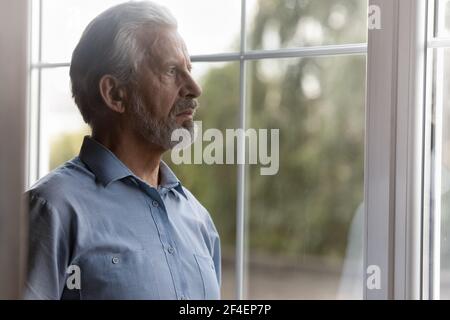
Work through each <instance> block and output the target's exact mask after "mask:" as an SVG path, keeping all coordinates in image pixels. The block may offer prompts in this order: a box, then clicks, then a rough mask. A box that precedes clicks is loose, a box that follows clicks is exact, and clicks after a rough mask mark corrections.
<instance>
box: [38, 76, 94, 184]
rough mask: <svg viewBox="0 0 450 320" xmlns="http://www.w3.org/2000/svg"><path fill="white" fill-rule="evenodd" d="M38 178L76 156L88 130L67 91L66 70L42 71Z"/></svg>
mask: <svg viewBox="0 0 450 320" xmlns="http://www.w3.org/2000/svg"><path fill="white" fill-rule="evenodd" d="M41 90H42V91H41V139H40V140H41V141H40V151H39V154H40V170H39V175H40V177H42V176H44V175H45V174H46V173H48V172H49V171H50V170H53V169H54V168H56V167H57V166H59V165H61V164H62V163H64V162H65V161H67V160H70V159H71V158H73V157H74V156H76V155H78V153H79V151H80V147H81V143H82V141H83V137H84V135H86V134H88V133H89V130H88V126H87V125H86V124H85V123H84V122H83V119H82V117H81V115H80V112H79V111H78V108H77V106H76V105H75V102H74V101H73V99H72V95H71V91H70V78H69V68H55V69H43V70H42V88H41Z"/></svg>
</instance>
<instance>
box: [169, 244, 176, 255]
mask: <svg viewBox="0 0 450 320" xmlns="http://www.w3.org/2000/svg"><path fill="white" fill-rule="evenodd" d="M167 251H169V253H170V254H173V253H174V252H175V249H174V248H173V247H172V246H170V247H169V248H168V249H167Z"/></svg>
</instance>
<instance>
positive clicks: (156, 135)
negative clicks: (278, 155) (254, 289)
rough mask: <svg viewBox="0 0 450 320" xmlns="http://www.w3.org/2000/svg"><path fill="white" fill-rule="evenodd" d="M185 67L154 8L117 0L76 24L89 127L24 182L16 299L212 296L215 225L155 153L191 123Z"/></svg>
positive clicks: (80, 97)
mask: <svg viewBox="0 0 450 320" xmlns="http://www.w3.org/2000/svg"><path fill="white" fill-rule="evenodd" d="M190 71H191V63H190V59H189V56H188V53H187V50H186V46H185V44H184V42H183V40H182V39H181V37H180V35H179V34H178V33H177V24H176V21H175V19H174V18H173V16H172V15H171V14H170V12H168V11H167V9H165V8H164V7H161V6H159V5H156V4H153V3H151V2H130V3H125V4H121V5H118V6H115V7H112V8H110V9H108V10H107V11H105V12H103V13H102V14H100V15H99V16H98V17H96V18H95V19H94V20H93V21H92V22H91V23H90V24H89V25H88V27H87V28H86V30H85V31H84V33H83V35H82V37H81V40H80V42H79V43H78V45H77V47H76V48H75V51H74V52H73V56H72V64H71V68H70V77H71V81H72V92H73V97H74V99H75V102H76V104H77V105H78V108H79V109H80V112H81V114H82V116H83V118H84V120H85V121H86V122H87V123H88V124H89V125H90V127H91V128H92V136H91V137H89V136H87V137H85V138H84V141H83V145H82V147H81V151H80V153H79V156H77V157H75V158H74V159H72V160H70V161H68V162H67V163H65V164H64V165H62V166H60V167H59V168H57V169H56V170H55V171H53V172H51V173H50V174H48V175H47V176H45V177H44V178H42V179H41V180H39V181H38V182H37V183H36V184H35V185H34V186H33V187H32V188H31V189H30V190H29V191H27V193H26V196H27V200H28V203H29V208H30V227H29V231H30V237H29V259H28V273H27V281H26V288H25V298H27V299H218V298H219V288H220V281H221V279H220V278H221V276H220V273H221V268H220V241H219V236H218V233H217V231H216V228H215V226H214V224H213V221H212V220H211V217H210V215H209V213H208V212H207V210H206V209H205V208H204V207H203V206H202V205H201V204H200V203H199V202H198V201H197V200H196V199H195V197H194V196H193V195H192V194H191V193H190V192H189V191H188V190H187V189H186V188H184V187H183V186H182V185H181V183H180V181H179V180H178V179H177V178H176V176H175V175H174V173H173V172H172V171H171V170H170V169H169V167H168V166H167V165H166V164H165V163H164V162H163V161H162V160H161V157H162V155H163V153H164V152H165V151H167V150H169V149H171V148H172V147H173V146H174V145H175V144H176V143H174V142H172V141H171V134H172V132H173V131H174V130H176V129H179V128H184V129H187V130H189V132H191V133H192V130H193V129H192V128H193V115H194V112H195V110H196V107H197V102H196V100H195V99H196V98H197V97H198V96H200V94H201V89H200V87H199V86H198V84H197V83H196V82H195V81H194V80H193V79H192V76H191V73H190Z"/></svg>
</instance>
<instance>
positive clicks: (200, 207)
mask: <svg viewBox="0 0 450 320" xmlns="http://www.w3.org/2000/svg"><path fill="white" fill-rule="evenodd" d="M182 188H183V192H184V194H185V195H186V197H187V199H188V201H189V202H190V203H191V205H193V206H194V207H195V209H196V210H195V212H197V213H199V214H200V215H201V218H202V219H204V220H207V221H209V220H211V215H210V213H209V211H208V209H206V208H205V207H204V206H203V204H202V203H201V202H200V201H199V200H198V199H197V198H196V197H195V196H194V195H193V194H192V192H191V191H189V189H188V188H186V187H185V186H182Z"/></svg>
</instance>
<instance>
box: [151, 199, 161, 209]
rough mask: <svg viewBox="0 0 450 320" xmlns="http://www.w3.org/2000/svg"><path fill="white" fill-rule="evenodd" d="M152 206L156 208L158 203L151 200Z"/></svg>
mask: <svg viewBox="0 0 450 320" xmlns="http://www.w3.org/2000/svg"><path fill="white" fill-rule="evenodd" d="M152 205H153V206H154V207H156V208H157V207H158V206H159V203H158V201H156V200H153V201H152Z"/></svg>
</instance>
